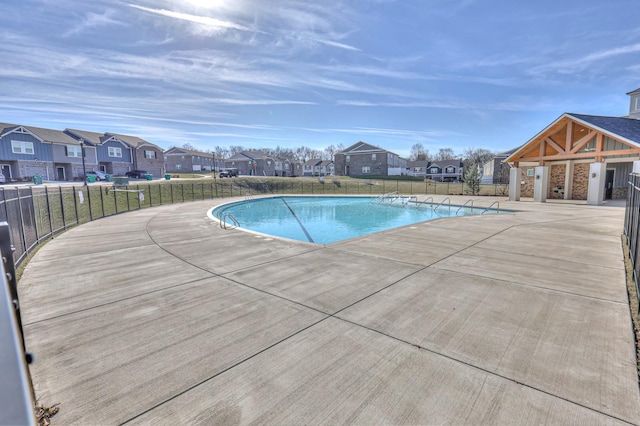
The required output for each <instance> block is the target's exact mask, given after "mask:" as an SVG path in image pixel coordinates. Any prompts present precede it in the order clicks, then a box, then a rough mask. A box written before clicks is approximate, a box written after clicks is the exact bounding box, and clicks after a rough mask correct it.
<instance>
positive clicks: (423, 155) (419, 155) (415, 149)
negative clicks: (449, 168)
mask: <svg viewBox="0 0 640 426" xmlns="http://www.w3.org/2000/svg"><path fill="white" fill-rule="evenodd" d="M409 159H410V160H414V161H428V160H429V150H427V149H425V147H424V145H422V144H421V143H419V142H418V143H416V144H414V145H413V146H412V147H411V155H410V157H409Z"/></svg>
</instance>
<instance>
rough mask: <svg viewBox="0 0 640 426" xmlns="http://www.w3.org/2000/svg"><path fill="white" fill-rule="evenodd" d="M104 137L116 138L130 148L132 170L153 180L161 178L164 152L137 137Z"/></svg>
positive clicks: (113, 134)
mask: <svg viewBox="0 0 640 426" xmlns="http://www.w3.org/2000/svg"><path fill="white" fill-rule="evenodd" d="M105 135H106V136H116V137H117V138H118V139H119V140H121V141H123V142H125V143H126V144H127V145H129V146H130V147H131V152H132V154H133V166H132V167H133V169H134V170H144V171H146V172H147V173H149V174H151V175H153V177H155V178H159V177H162V176H163V175H164V172H165V167H164V151H163V150H162V148H160V147H159V146H157V145H154V144H152V143H151V142H148V141H146V140H144V139H141V138H139V137H137V136H130V135H122V134H119V133H105Z"/></svg>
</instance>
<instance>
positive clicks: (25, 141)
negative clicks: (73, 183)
mask: <svg viewBox="0 0 640 426" xmlns="http://www.w3.org/2000/svg"><path fill="white" fill-rule="evenodd" d="M96 166H97V161H96V154H95V150H94V149H91V148H90V149H86V150H85V167H86V168H87V170H94V169H95V168H96ZM0 170H1V171H2V173H3V174H4V175H5V177H6V178H7V179H8V180H14V181H20V180H30V179H31V178H32V177H33V176H41V177H42V178H43V179H45V180H60V181H64V180H73V179H74V178H82V176H83V172H82V147H81V146H80V143H79V142H78V141H77V140H76V139H74V138H72V137H70V136H69V135H67V134H65V133H64V132H62V131H59V130H53V129H44V128H40V127H33V126H22V125H16V124H8V123H0Z"/></svg>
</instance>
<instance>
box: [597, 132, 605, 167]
mask: <svg viewBox="0 0 640 426" xmlns="http://www.w3.org/2000/svg"><path fill="white" fill-rule="evenodd" d="M603 140H604V137H603V136H602V133H599V132H598V134H597V135H596V161H597V162H598V163H602V152H603V151H602V141H603Z"/></svg>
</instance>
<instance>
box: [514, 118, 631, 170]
mask: <svg viewBox="0 0 640 426" xmlns="http://www.w3.org/2000/svg"><path fill="white" fill-rule="evenodd" d="M605 137H608V138H609V139H612V140H614V141H616V142H619V143H620V144H622V146H623V149H613V150H605V147H604V140H605ZM591 142H595V144H591ZM589 145H594V146H593V147H592V148H590V149H589V148H587V147H588V146H589ZM620 155H640V146H638V145H637V144H634V143H633V142H630V141H627V140H625V139H624V138H621V137H620V136H618V135H616V134H613V133H611V132H607V131H604V130H603V129H599V128H598V127H596V126H593V125H590V124H589V123H586V122H583V121H581V120H578V119H576V118H573V117H571V116H570V115H569V114H564V115H562V116H561V117H560V118H559V119H557V120H556V121H555V122H553V123H552V124H551V125H549V126H548V127H547V128H546V129H544V130H543V131H542V132H540V133H539V134H538V135H536V136H535V137H534V138H533V139H531V140H530V141H529V142H527V143H526V144H524V145H523V146H522V147H521V148H520V149H518V150H517V151H515V152H514V153H513V154H511V155H510V156H509V157H508V158H507V159H506V160H505V162H507V163H513V166H514V167H518V166H519V163H537V164H538V165H540V166H544V165H545V163H546V162H549V161H559V160H579V159H594V161H596V162H602V161H604V160H605V159H606V158H607V157H615V156H620Z"/></svg>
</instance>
